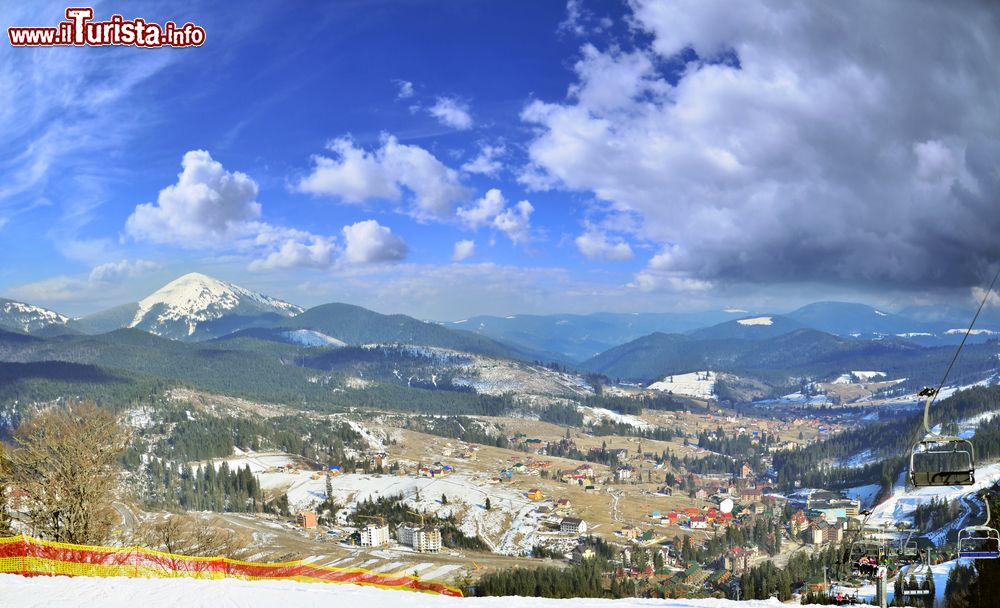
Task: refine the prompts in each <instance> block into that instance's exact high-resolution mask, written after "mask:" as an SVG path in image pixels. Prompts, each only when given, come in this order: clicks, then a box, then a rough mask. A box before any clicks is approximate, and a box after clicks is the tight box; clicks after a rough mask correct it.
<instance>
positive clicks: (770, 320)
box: [737, 317, 774, 325]
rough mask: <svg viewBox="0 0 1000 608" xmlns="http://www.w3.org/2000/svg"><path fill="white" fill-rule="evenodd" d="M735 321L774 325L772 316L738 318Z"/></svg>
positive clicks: (746, 323)
mask: <svg viewBox="0 0 1000 608" xmlns="http://www.w3.org/2000/svg"><path fill="white" fill-rule="evenodd" d="M737 323H739V324H740V325H774V319H773V318H772V317H754V318H752V319H740V320H739V321H737Z"/></svg>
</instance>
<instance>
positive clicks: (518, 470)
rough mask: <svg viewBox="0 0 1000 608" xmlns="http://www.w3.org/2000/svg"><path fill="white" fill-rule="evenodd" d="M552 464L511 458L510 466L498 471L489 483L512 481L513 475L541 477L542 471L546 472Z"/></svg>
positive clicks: (544, 461) (532, 459)
mask: <svg viewBox="0 0 1000 608" xmlns="http://www.w3.org/2000/svg"><path fill="white" fill-rule="evenodd" d="M551 466H552V463H551V462H549V461H548V460H535V459H534V458H528V459H526V460H524V461H522V460H521V459H520V458H512V459H511V464H510V465H507V466H504V467H503V468H501V469H500V472H499V474H498V475H497V476H496V477H493V478H491V479H490V483H500V482H502V481H505V480H510V479H513V477H514V475H526V476H529V477H534V476H538V475H541V473H542V471H545V470H548V469H549V467H551Z"/></svg>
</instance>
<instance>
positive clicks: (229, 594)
mask: <svg viewBox="0 0 1000 608" xmlns="http://www.w3.org/2000/svg"><path fill="white" fill-rule="evenodd" d="M946 576H947V575H946ZM935 578H936V577H935ZM938 588H939V589H942V590H943V589H944V584H943V583H942V584H941V585H939V586H938ZM0 597H2V598H3V601H4V606H5V607H10V608H69V607H76V606H101V607H102V608H133V607H134V606H136V605H140V604H141V605H142V606H143V608H161V607H173V606H185V607H187V608H195V607H201V606H205V607H213V608H214V607H216V606H228V607H231V608H274V607H275V606H295V607H296V608H329V606H333V605H346V606H365V608H396V607H397V606H408V607H411V608H450V607H452V608H460V607H463V606H464V607H467V608H536V607H538V608H628V607H631V606H650V607H652V606H656V607H659V608H782V607H783V606H784V604H782V603H780V602H778V600H776V599H771V600H750V601H744V602H735V601H732V600H721V599H678V600H660V599H644V598H629V599H624V600H605V599H589V598H588V599H584V598H573V599H565V600H556V599H544V598H533V597H484V598H456V597H445V596H436V595H429V594H425V593H413V592H408V591H393V590H389V589H377V588H374V587H362V586H358V585H337V584H324V583H299V582H294V581H241V580H235V579H226V580H196V579H143V578H138V579H130V578H87V577H77V578H68V577H47V576H41V577H35V578H25V577H22V576H18V575H15V574H0Z"/></svg>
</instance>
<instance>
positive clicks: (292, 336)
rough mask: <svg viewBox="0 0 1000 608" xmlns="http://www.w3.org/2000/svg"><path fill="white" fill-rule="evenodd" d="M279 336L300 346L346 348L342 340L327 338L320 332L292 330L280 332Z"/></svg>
mask: <svg viewBox="0 0 1000 608" xmlns="http://www.w3.org/2000/svg"><path fill="white" fill-rule="evenodd" d="M281 336H282V337H284V338H285V339H287V340H288V341H289V342H292V343H294V344H301V345H302V346H325V347H334V346H346V344H347V343H346V342H344V341H343V340H338V339H337V338H334V337H332V336H328V335H326V334H324V333H323V332H320V331H314V330H312V329H294V330H291V331H283V332H281Z"/></svg>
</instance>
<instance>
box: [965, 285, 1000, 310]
mask: <svg viewBox="0 0 1000 608" xmlns="http://www.w3.org/2000/svg"><path fill="white" fill-rule="evenodd" d="M983 299H986V305H985V307H986V308H988V307H991V306H992V307H996V308H1000V293H998V292H997V291H996V290H995V289H994V290H993V291H991V292H990V295H989V297H987V295H986V290H985V289H984V288H982V287H973V288H972V300H973V301H974V302H975V303H976V305H977V306H978V305H979V303H981V302H982V301H983Z"/></svg>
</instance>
